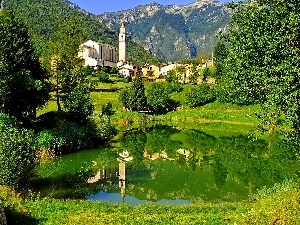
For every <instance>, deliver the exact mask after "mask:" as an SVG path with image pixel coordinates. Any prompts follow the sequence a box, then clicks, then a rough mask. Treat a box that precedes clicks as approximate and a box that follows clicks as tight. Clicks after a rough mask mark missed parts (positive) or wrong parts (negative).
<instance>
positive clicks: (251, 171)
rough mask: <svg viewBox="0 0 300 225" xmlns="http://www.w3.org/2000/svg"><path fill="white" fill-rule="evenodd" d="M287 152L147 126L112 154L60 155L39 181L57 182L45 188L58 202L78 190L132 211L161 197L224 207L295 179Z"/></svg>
mask: <svg viewBox="0 0 300 225" xmlns="http://www.w3.org/2000/svg"><path fill="white" fill-rule="evenodd" d="M290 149H291V148H290V146H289V143H287V142H286V141H284V140H282V139H280V138H279V137H274V138H272V139H271V138H270V140H269V141H268V142H267V141H264V140H252V139H250V138H248V137H246V136H242V135H240V136H225V135H224V136H218V137H215V136H212V135H209V134H207V133H204V132H202V131H199V130H195V129H181V130H178V129H174V128H172V127H153V128H147V129H133V130H130V131H128V132H123V133H121V134H119V139H118V143H116V144H115V146H113V147H111V148H106V149H100V150H98V151H97V152H93V154H94V155H91V156H89V155H88V154H87V156H88V157H87V156H86V158H84V157H82V154H83V153H76V154H77V155H78V156H77V155H76V157H77V158H78V160H77V158H76V160H74V158H72V155H69V156H65V157H62V158H60V159H59V160H58V161H54V162H53V163H52V165H51V164H46V165H43V167H41V168H40V171H41V172H43V171H47V176H44V177H46V178H49V180H50V179H53V181H51V182H53V183H54V182H57V183H56V185H53V184H52V183H51V184H49V185H48V186H49V188H48V189H51V190H54V189H57V190H58V191H57V192H60V196H63V197H65V195H62V194H61V193H63V191H64V189H66V188H68V189H69V190H70V193H68V194H74V193H78V192H80V191H82V193H84V195H83V196H90V197H89V199H97V200H99V198H100V199H101V198H103V199H102V200H103V201H105V199H107V198H109V196H115V197H111V198H112V199H113V200H112V199H111V200H110V201H113V202H122V201H124V202H126V203H130V201H131V202H135V203H130V204H133V205H134V204H139V203H144V202H148V201H151V202H159V201H160V200H162V199H170V202H172V201H173V200H174V201H178V202H180V201H181V200H179V199H185V200H188V201H191V202H198V201H211V202H231V201H240V200H243V199H247V197H248V195H249V194H251V193H254V192H256V190H257V189H260V188H262V187H263V186H267V187H270V186H273V185H274V184H275V183H277V182H282V181H283V180H284V179H286V178H290V177H293V178H295V177H297V175H296V171H299V169H300V165H299V162H298V160H297V157H296V156H295V153H294V152H293V151H291V150H290ZM131 157H132V158H131ZM116 158H122V159H124V160H121V162H118V161H117V160H116ZM125 159H128V160H125ZM94 162H95V163H94ZM122 162H123V164H122ZM125 166H126V168H125ZM125 170H126V171H125ZM125 172H126V173H125ZM57 174H59V176H58V175H57ZM79 175H80V179H79V178H78V177H79ZM76 176H77V178H76ZM66 181H68V183H66ZM69 181H70V182H69ZM72 181H73V183H71V182H72ZM75 181H76V182H75ZM82 181H83V183H82ZM59 187H60V188H61V189H58V188H59ZM70 187H71V188H70ZM62 190H63V191H62ZM39 191H41V190H39ZM125 192H126V197H125ZM113 193H115V194H113ZM50 194H52V193H50ZM68 196H69V195H67V197H68ZM97 196H98V197H97ZM99 196H100V197H99ZM116 196H118V197H116ZM116 198H118V200H116ZM122 199H123V200H122ZM132 199H135V200H132ZM139 199H140V200H139Z"/></svg>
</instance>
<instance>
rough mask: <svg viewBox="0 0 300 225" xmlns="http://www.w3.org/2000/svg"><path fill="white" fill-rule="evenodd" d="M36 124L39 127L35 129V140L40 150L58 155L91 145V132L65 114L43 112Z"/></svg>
mask: <svg viewBox="0 0 300 225" xmlns="http://www.w3.org/2000/svg"><path fill="white" fill-rule="evenodd" d="M37 126H38V127H40V129H37V133H36V137H35V142H36V146H37V148H38V149H40V150H43V151H53V153H54V154H55V155H60V154H63V153H67V152H70V151H76V150H80V149H83V148H88V147H92V146H93V143H92V140H91V134H89V133H87V132H86V130H85V128H84V126H82V124H78V123H76V122H73V121H72V117H68V115H67V114H56V113H53V112H52V113H48V114H44V115H42V116H41V117H39V124H37Z"/></svg>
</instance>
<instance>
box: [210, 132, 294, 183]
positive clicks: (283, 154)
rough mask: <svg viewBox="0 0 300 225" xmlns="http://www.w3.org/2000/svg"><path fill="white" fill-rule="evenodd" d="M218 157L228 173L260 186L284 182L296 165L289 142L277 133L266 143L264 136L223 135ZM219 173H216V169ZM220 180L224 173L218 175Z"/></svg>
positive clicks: (292, 172)
mask: <svg viewBox="0 0 300 225" xmlns="http://www.w3.org/2000/svg"><path fill="white" fill-rule="evenodd" d="M217 143H218V146H217V152H216V154H217V155H218V157H215V158H217V161H216V160H215V168H214V169H215V170H218V169H217V168H216V167H217V165H218V163H219V164H221V165H223V166H222V167H224V168H223V169H220V171H221V170H225V169H227V171H228V174H229V175H230V176H231V177H233V178H236V179H238V180H240V181H242V182H243V183H244V184H248V185H250V186H251V187H252V188H260V187H262V186H264V185H267V186H268V185H273V184H274V183H276V182H282V181H283V180H284V179H285V178H287V177H288V176H290V175H292V174H294V172H295V168H292V167H293V166H292V165H295V161H294V157H293V154H292V153H291V151H290V146H289V144H288V143H287V142H286V141H284V140H281V139H280V138H279V137H278V136H277V138H274V139H273V140H271V142H270V143H267V142H266V141H263V140H255V141H254V140H251V139H249V138H247V137H245V136H236V137H222V138H220V140H218V142H217ZM215 174H217V173H215ZM217 176H218V178H216V180H220V177H221V175H220V174H218V175H217Z"/></svg>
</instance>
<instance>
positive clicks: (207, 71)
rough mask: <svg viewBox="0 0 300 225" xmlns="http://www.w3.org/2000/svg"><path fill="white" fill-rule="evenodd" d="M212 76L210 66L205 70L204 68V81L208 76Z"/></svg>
mask: <svg viewBox="0 0 300 225" xmlns="http://www.w3.org/2000/svg"><path fill="white" fill-rule="evenodd" d="M209 76H210V70H209V68H207V67H205V68H204V70H203V79H202V80H203V81H206V80H207V78H208V77H209Z"/></svg>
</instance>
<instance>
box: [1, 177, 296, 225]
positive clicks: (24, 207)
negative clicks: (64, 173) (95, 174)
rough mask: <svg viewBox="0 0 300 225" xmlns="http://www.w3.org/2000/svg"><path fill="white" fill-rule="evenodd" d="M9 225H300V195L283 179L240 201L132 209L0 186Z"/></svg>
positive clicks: (150, 205)
mask: <svg viewBox="0 0 300 225" xmlns="http://www.w3.org/2000/svg"><path fill="white" fill-rule="evenodd" d="M0 199H2V200H3V203H4V207H5V212H6V215H7V219H8V222H9V224H13V225H14V224H22V225H29V224H30V225H32V224H36V225H56V224H57V225H62V224H66V225H68V224H69V225H73V224H76V225H92V224H93V225H95V224H208V225H214V224H239V225H240V224H245V225H246V224H247V225H248V224H258V225H261V224H275V223H274V222H276V224H299V221H300V204H299V199H300V193H299V187H298V186H297V185H295V184H294V183H289V182H286V183H284V184H282V185H275V186H274V187H273V188H271V189H264V190H261V191H260V192H259V193H258V194H257V195H256V196H253V199H251V200H249V201H245V202H241V203H225V204H212V203H197V204H192V205H186V206H166V205H155V204H146V205H138V206H135V207H130V206H129V205H126V204H125V205H124V204H123V205H122V204H119V205H118V204H106V203H100V202H90V201H86V200H62V199H61V200H59V199H56V200H55V199H51V197H49V198H44V199H40V198H38V197H32V198H29V199H27V200H22V199H21V198H20V196H18V195H17V194H15V193H14V192H13V191H11V190H9V189H8V188H5V187H1V186H0Z"/></svg>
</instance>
